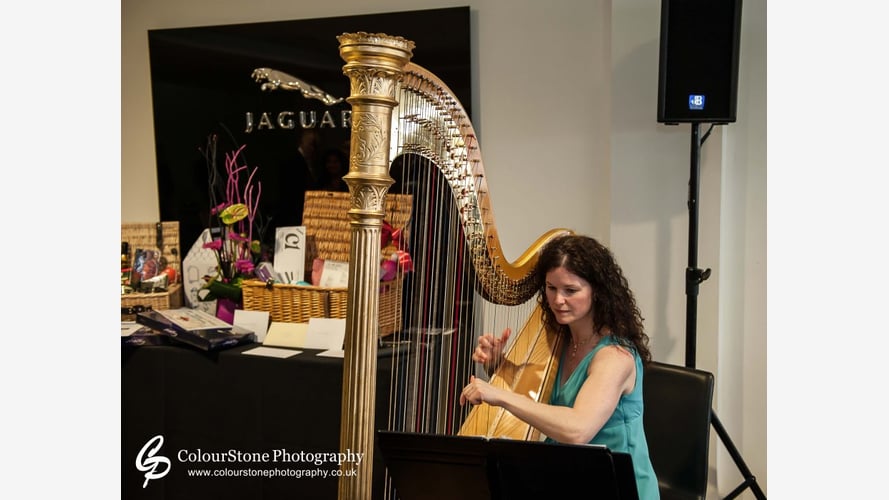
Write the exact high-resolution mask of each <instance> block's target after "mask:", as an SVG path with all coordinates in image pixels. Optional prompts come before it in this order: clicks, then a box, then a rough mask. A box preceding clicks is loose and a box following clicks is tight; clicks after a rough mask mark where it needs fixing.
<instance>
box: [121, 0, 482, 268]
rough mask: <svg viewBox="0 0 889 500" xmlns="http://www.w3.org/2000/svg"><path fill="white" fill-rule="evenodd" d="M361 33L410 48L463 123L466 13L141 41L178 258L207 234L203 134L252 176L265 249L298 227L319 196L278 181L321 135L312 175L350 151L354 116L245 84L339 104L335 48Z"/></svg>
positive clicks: (270, 25) (247, 27) (316, 22)
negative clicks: (277, 233)
mask: <svg viewBox="0 0 889 500" xmlns="http://www.w3.org/2000/svg"><path fill="white" fill-rule="evenodd" d="M359 31H364V32H368V33H386V34H388V35H392V36H402V37H404V38H407V39H409V40H412V41H414V42H415V43H416V48H415V49H414V52H413V53H414V55H413V58H412V61H413V62H415V63H417V64H419V65H421V66H423V67H425V68H426V69H428V70H430V71H432V72H433V73H435V74H436V75H437V76H439V77H440V78H441V79H442V80H443V81H444V82H446V83H447V85H448V86H449V87H450V88H451V90H452V91H453V92H454V94H455V95H457V97H458V98H459V99H460V101H461V103H462V104H463V106H464V108H465V109H466V110H467V112H468V113H470V114H471V104H472V102H471V101H472V99H471V91H470V85H471V74H470V21H469V7H455V8H446V9H430V10H419V11H408V12H394V13H385V14H373V15H361V16H347V17H331V18H320V19H307V20H294V21H276V22H265V23H250V24H234V25H223V26H207V27H191V28H177V29H162V30H150V31H149V32H148V43H149V54H150V63H151V86H152V99H153V107H154V130H155V138H154V139H155V148H156V154H157V173H158V190H159V193H158V199H159V202H160V214H161V219H162V220H176V221H179V223H180V233H181V234H180V239H181V241H182V247H183V252H185V251H187V249H188V248H190V247H191V245H192V243H193V242H194V241H195V240H196V239H197V237H198V236H199V235H200V233H201V231H202V230H203V229H204V228H205V227H207V226H208V222H209V211H210V197H209V194H208V190H209V188H208V166H207V161H206V159H205V156H204V153H203V152H202V151H205V150H206V146H207V139H208V137H209V136H210V135H211V134H215V135H216V136H217V137H218V146H217V156H218V158H217V162H216V167H217V168H218V169H220V170H222V169H223V167H224V158H225V154H226V153H230V152H233V151H234V150H236V149H237V148H238V147H240V146H242V145H243V146H245V148H244V150H243V152H242V153H241V159H242V161H241V162H239V164H246V165H247V166H248V167H250V168H252V167H258V172H257V180H258V181H259V182H260V183H261V189H262V193H261V195H260V210H259V213H260V217H262V218H264V219H265V220H268V219H269V217H272V219H271V220H269V221H268V224H267V228H266V231H265V232H264V234H262V235H261V237H262V239H263V241H264V242H268V243H271V242H273V240H274V227H276V226H277V225H279V224H277V223H276V222H278V221H282V220H284V219H285V218H287V219H291V220H295V221H301V220H302V200H303V198H302V192H303V191H305V190H307V189H314V188H315V187H316V186H313V185H311V183H310V182H308V181H307V182H306V183H304V184H302V185H292V184H290V185H287V184H288V183H285V182H283V181H282V179H284V178H285V175H284V172H286V171H287V169H288V168H292V166H293V164H294V163H295V162H296V155H297V154H298V152H297V146H298V140H299V137H300V134H301V133H302V130H303V129H305V128H313V129H314V130H315V131H317V133H318V143H319V144H318V146H317V148H316V154H317V156H316V158H315V163H316V164H315V165H314V166H315V168H316V169H320V168H321V165H320V163H321V161H322V160H321V154H322V153H324V152H326V151H328V150H331V149H339V150H341V151H343V150H347V149H348V141H349V135H350V129H349V128H348V127H347V126H344V125H343V123H342V116H343V112H344V111H349V110H350V109H351V108H350V106H349V104H348V103H346V102H345V100H344V101H342V102H340V103H338V104H334V105H332V106H328V105H325V103H323V102H322V101H321V100H318V99H312V98H306V97H303V96H302V94H301V93H300V92H298V91H290V90H281V89H278V90H274V91H262V90H261V82H257V81H256V80H254V79H253V78H252V76H251V75H252V73H253V70H254V69H256V68H261V67H267V68H272V69H275V70H278V71H281V72H284V73H286V74H288V75H292V76H294V77H297V78H299V79H301V80H303V81H305V82H308V83H309V84H312V85H314V86H316V87H318V88H320V89H322V90H323V91H325V92H326V93H328V94H331V95H332V96H334V97H338V98H346V97H348V96H349V81H348V78H347V77H346V76H345V75H343V72H342V68H343V65H344V62H343V60H342V59H341V58H340V56H339V42H338V41H337V39H336V37H337V36H338V35H341V34H343V33H351V32H359ZM123 112H124V113H126V110H123ZM313 113H314V116H315V121H314V122H312V120H311V116H312V114H313ZM248 114H249V116H251V117H252V127H251V126H250V125H249V122H250V120H249V119H248ZM300 115H302V116H303V119H302V121H301V119H300ZM279 117H283V124H284V126H282V125H281V124H279V122H278V119H279ZM326 117H329V119H326ZM264 118H265V121H264V122H263V119H264ZM288 121H289V123H288ZM288 125H289V128H288ZM344 152H347V151H344ZM222 175H224V173H223V174H222ZM276 219H277V220H276ZM284 225H286V224H284Z"/></svg>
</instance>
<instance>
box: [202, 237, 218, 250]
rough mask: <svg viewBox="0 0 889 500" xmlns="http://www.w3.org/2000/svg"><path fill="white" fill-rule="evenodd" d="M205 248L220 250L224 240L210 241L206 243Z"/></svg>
mask: <svg viewBox="0 0 889 500" xmlns="http://www.w3.org/2000/svg"><path fill="white" fill-rule="evenodd" d="M203 248H209V249H210V250H216V251H219V250H221V249H222V240H213V241H208V242H207V243H204V245H203Z"/></svg>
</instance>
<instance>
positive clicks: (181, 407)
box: [121, 344, 397, 500]
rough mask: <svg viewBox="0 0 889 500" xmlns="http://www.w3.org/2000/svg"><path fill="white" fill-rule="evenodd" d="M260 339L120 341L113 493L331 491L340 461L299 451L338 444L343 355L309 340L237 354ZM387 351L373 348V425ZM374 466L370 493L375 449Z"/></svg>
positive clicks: (384, 389) (382, 405) (378, 463)
mask: <svg viewBox="0 0 889 500" xmlns="http://www.w3.org/2000/svg"><path fill="white" fill-rule="evenodd" d="M258 346H259V344H250V345H246V346H239V347H235V348H232V349H227V350H223V351H219V352H204V351H200V350H198V349H193V348H190V347H180V346H143V347H123V348H122V356H121V357H122V368H121V372H122V373H121V377H122V378H121V381H122V386H121V399H122V401H121V417H122V422H121V425H122V468H123V472H122V480H121V481H122V485H121V486H122V492H121V493H122V497H121V498H124V499H127V500H130V499H143V498H144V499H163V500H169V499H180V498H181V499H189V500H195V499H204V498H207V499H229V498H230V499H279V498H288V499H293V498H313V499H326V498H329V499H335V498H337V486H338V478H337V477H333V476H332V475H331V474H333V471H335V470H338V469H339V467H338V466H337V465H336V464H335V463H334V464H330V463H324V464H321V465H319V464H317V463H314V462H307V461H306V459H307V458H309V457H308V454H314V455H315V457H314V458H318V457H319V455H321V454H330V453H339V452H340V449H339V438H340V420H341V415H340V408H341V405H342V387H343V382H342V381H343V359H342V358H333V357H321V356H317V354H318V353H319V352H321V351H316V350H311V349H305V350H303V351H302V353H300V354H298V355H296V356H292V357H289V358H274V357H267V356H254V355H246V354H243V352H244V351H248V350H250V349H253V348H255V347H258ZM392 358H393V357H392V354H391V350H386V349H381V350H380V352H379V354H378V359H377V373H376V377H377V391H376V403H375V404H376V410H375V411H376V415H375V427H374V428H375V429H383V428H386V419H387V414H388V410H387V408H388V403H389V402H388V396H389V386H390V374H391V373H392V366H391V363H392ZM396 358H397V357H396ZM156 436H161V437H162V439H163V442H162V443H160V442H159V441H160V440H159V439H157V438H156ZM158 445H160V446H158ZM351 451H353V452H364V451H366V450H351ZM301 452H303V453H302V454H301ZM263 453H267V454H268V458H263V457H262V454H263ZM275 453H278V454H279V455H278V461H275V462H272V461H271V460H272V457H274V454H275ZM160 457H166V458H167V459H168V460H169V467H168V468H167V467H165V466H164V464H162V463H158V461H162V460H163V458H160ZM297 457H299V458H297ZM140 461H141V464H142V467H141V468H142V469H143V470H139V467H138V465H139V462H140ZM152 461H154V462H152ZM152 463H154V465H155V468H154V469H153V472H152V470H151V464H152ZM346 465H349V464H346ZM346 468H351V467H346ZM165 469H168V470H167V471H166V474H164V475H163V477H155V476H160V475H161V474H163V473H164V472H165ZM196 470H200V471H202V472H195V471H196ZM208 471H209V472H208ZM325 471H326V472H327V477H326V478H323V477H310V476H307V475H305V474H323V473H324V472H325ZM198 473H201V474H213V477H196V476H195V474H198ZM300 474H303V476H302V477H297V476H298V475H300ZM373 475H374V478H373V485H374V497H375V498H376V497H377V496H378V495H379V494H380V493H381V492H382V490H383V486H382V483H383V476H384V467H383V465H382V458H381V456H380V453H379V450H378V449H377V450H375V451H374V467H373ZM147 478H152V479H147Z"/></svg>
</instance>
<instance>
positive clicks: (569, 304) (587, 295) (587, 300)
mask: <svg viewBox="0 0 889 500" xmlns="http://www.w3.org/2000/svg"><path fill="white" fill-rule="evenodd" d="M546 301H547V303H548V304H549V308H550V309H552V311H553V314H554V315H555V317H556V321H557V322H559V324H561V325H570V324H572V323H574V322H576V321H578V320H581V319H584V318H587V317H589V316H591V315H592V314H593V288H592V286H590V284H589V283H588V282H587V281H586V280H585V279H583V278H581V277H580V276H577V275H576V274H573V273H571V272H569V271H568V270H567V269H565V268H564V267H557V268H555V269H553V270H551V271H549V272H548V273H546Z"/></svg>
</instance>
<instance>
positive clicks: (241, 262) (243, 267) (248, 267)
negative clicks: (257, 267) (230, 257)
mask: <svg viewBox="0 0 889 500" xmlns="http://www.w3.org/2000/svg"><path fill="white" fill-rule="evenodd" d="M235 269H236V270H237V271H238V272H239V273H241V274H247V275H249V274H252V273H253V261H252V260H250V259H238V261H237V262H235Z"/></svg>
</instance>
